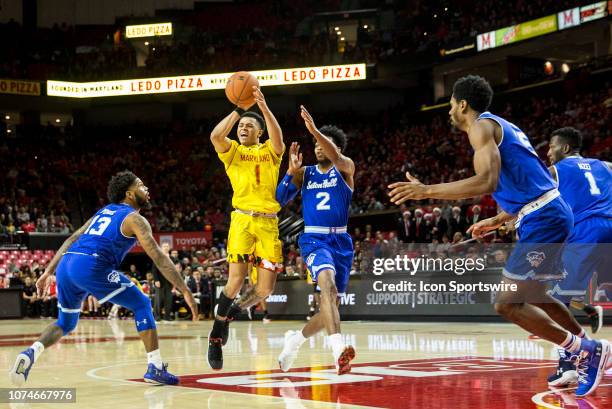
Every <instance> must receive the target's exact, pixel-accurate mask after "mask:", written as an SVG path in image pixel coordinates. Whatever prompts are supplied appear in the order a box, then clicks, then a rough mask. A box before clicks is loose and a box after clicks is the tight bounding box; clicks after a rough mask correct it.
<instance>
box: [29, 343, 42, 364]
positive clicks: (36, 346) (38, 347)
mask: <svg viewBox="0 0 612 409" xmlns="http://www.w3.org/2000/svg"><path fill="white" fill-rule="evenodd" d="M30 348H32V349H33V350H34V362H36V361H37V360H38V357H39V356H40V354H42V353H43V351H44V350H45V346H44V345H43V344H42V342H39V341H36V342H35V343H33V344H32V346H31V347H30Z"/></svg>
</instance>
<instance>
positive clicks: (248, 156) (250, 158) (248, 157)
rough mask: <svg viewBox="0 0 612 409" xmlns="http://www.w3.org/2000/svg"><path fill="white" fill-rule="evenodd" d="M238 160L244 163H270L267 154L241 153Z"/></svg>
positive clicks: (270, 159) (270, 158) (269, 157)
mask: <svg viewBox="0 0 612 409" xmlns="http://www.w3.org/2000/svg"><path fill="white" fill-rule="evenodd" d="M240 160H241V161H245V162H271V161H272V157H271V156H270V154H269V153H265V154H263V155H255V154H252V153H241V154H240Z"/></svg>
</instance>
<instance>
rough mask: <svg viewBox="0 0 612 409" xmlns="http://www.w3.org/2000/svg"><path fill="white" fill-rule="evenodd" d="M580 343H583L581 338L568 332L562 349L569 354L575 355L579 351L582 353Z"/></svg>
mask: <svg viewBox="0 0 612 409" xmlns="http://www.w3.org/2000/svg"><path fill="white" fill-rule="evenodd" d="M580 341H581V338H580V337H577V336H576V335H574V334H572V333H571V332H568V333H567V337H566V338H565V341H563V343H562V344H561V345H560V347H561V348H563V349H565V350H566V351H568V352H571V353H572V354H575V353H577V352H578V351H580Z"/></svg>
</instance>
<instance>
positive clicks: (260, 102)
mask: <svg viewBox="0 0 612 409" xmlns="http://www.w3.org/2000/svg"><path fill="white" fill-rule="evenodd" d="M253 97H254V98H255V103H257V106H258V107H259V109H260V110H262V111H263V110H264V109H268V104H266V98H265V97H264V94H263V92H261V88H259V87H258V86H256V85H253Z"/></svg>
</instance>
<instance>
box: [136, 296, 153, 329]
mask: <svg viewBox="0 0 612 409" xmlns="http://www.w3.org/2000/svg"><path fill="white" fill-rule="evenodd" d="M134 321H135V322H136V330H137V331H138V332H140V331H147V330H150V329H155V328H157V327H156V326H155V318H154V317H153V311H152V310H151V303H149V305H148V306H142V307H139V308H137V309H135V310H134Z"/></svg>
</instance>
